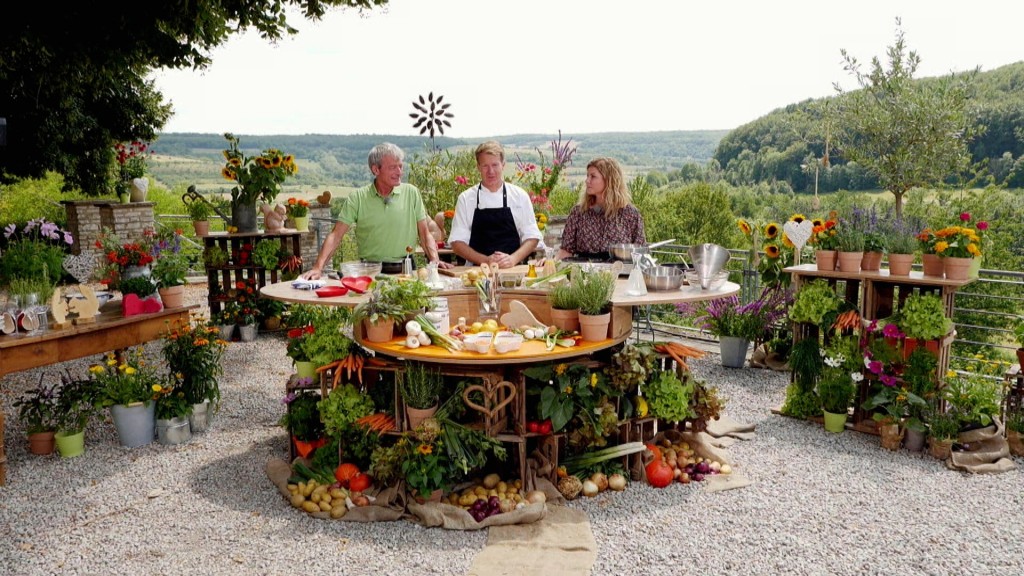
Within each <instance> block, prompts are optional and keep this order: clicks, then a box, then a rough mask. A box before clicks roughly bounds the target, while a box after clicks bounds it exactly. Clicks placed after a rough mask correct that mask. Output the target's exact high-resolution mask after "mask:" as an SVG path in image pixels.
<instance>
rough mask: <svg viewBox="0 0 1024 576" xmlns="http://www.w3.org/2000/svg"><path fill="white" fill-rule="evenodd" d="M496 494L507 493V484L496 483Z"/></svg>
mask: <svg viewBox="0 0 1024 576" xmlns="http://www.w3.org/2000/svg"><path fill="white" fill-rule="evenodd" d="M498 492H508V482H505V481H504V480H502V481H501V482H498Z"/></svg>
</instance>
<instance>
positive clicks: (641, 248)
mask: <svg viewBox="0 0 1024 576" xmlns="http://www.w3.org/2000/svg"><path fill="white" fill-rule="evenodd" d="M650 253H651V249H650V247H649V246H647V245H646V244H624V243H618V244H612V245H610V246H608V255H609V256H611V257H612V258H615V259H616V260H622V261H623V262H633V254H650Z"/></svg>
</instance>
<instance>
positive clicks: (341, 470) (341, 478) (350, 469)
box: [334, 462, 359, 488]
mask: <svg viewBox="0 0 1024 576" xmlns="http://www.w3.org/2000/svg"><path fill="white" fill-rule="evenodd" d="M356 474H359V467H358V466H356V465H355V464H352V463H350V462H342V463H341V464H340V465H339V466H338V467H337V468H335V469H334V479H335V480H337V481H338V483H339V484H341V485H342V486H344V487H345V488H348V485H349V482H350V481H351V480H352V477H353V476H355V475H356Z"/></svg>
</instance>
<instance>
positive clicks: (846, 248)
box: [836, 226, 865, 252]
mask: <svg viewBox="0 0 1024 576" xmlns="http://www.w3.org/2000/svg"><path fill="white" fill-rule="evenodd" d="M864 246H865V239H864V233H863V232H861V231H860V230H857V229H856V228H854V227H852V226H840V227H839V233H838V234H836V250H839V251H840V252H863V251H864Z"/></svg>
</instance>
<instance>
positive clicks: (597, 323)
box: [580, 313, 612, 342]
mask: <svg viewBox="0 0 1024 576" xmlns="http://www.w3.org/2000/svg"><path fill="white" fill-rule="evenodd" d="M611 322H612V315H611V313H608V314H598V315H597V316H590V315H587V314H580V336H582V337H583V340H586V341H587V342H600V341H601V340H604V339H605V338H608V325H609V324H611Z"/></svg>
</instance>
